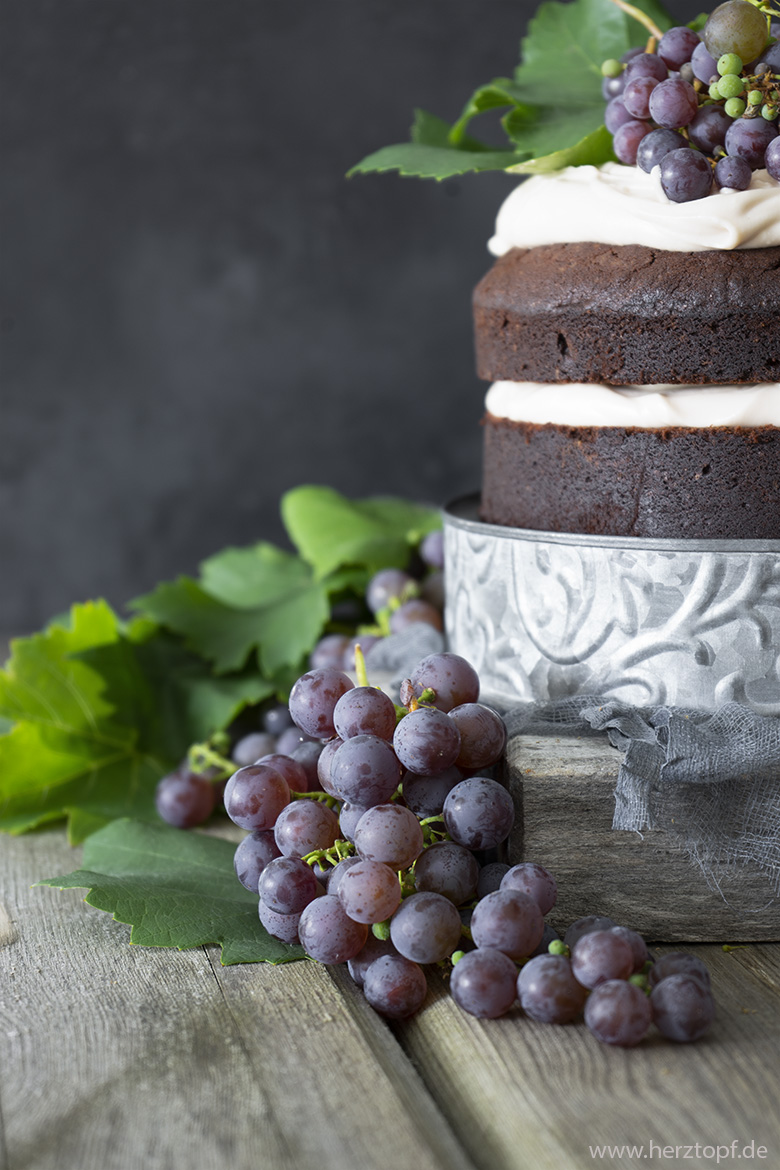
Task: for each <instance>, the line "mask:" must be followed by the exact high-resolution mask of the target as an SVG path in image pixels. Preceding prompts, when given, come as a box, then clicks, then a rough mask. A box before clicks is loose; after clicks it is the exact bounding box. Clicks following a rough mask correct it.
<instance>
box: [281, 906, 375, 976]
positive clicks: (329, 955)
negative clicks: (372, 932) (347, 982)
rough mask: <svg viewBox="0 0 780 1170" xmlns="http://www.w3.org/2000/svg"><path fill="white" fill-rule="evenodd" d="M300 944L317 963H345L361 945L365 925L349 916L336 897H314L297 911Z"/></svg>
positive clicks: (366, 935)
mask: <svg viewBox="0 0 780 1170" xmlns="http://www.w3.org/2000/svg"><path fill="white" fill-rule="evenodd" d="M298 938H299V940H300V943H301V946H302V947H303V949H304V950H305V951H306V954H307V955H309V956H310V957H311V958H312V959H316V960H317V961H318V962H320V963H346V962H347V960H348V959H354V957H355V955H357V954H359V953H360V951H361V950H362V948H363V947H364V946H365V942H366V939H367V938H368V927H367V926H366V925H365V923H363V922H355V921H354V920H353V919H352V918H350V917H349V916H348V915H347V914H346V912H345V910H344V907H343V906H342V905H341V902H340V901H339V900H338V898H334V897H333V895H332V894H325V896H324V897H322V898H315V900H314V901H313V902H309V905H308V906H307V907H306V909H305V910H303V911H302V913H301V919H300V923H299V925H298Z"/></svg>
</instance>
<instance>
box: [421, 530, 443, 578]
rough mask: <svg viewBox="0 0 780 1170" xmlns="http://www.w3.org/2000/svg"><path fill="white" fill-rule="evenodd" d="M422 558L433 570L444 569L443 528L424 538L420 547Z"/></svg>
mask: <svg viewBox="0 0 780 1170" xmlns="http://www.w3.org/2000/svg"><path fill="white" fill-rule="evenodd" d="M420 556H421V557H422V559H423V560H424V561H425V564H426V565H430V567H431V568H432V569H443V568H444V532H443V531H442V529H441V528H437V529H436V530H435V532H429V533H428V535H427V536H425V537H423V540H422V543H421V545H420Z"/></svg>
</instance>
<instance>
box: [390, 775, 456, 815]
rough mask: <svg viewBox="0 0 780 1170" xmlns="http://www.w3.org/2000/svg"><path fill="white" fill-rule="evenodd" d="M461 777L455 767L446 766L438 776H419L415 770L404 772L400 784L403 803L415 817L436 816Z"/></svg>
mask: <svg viewBox="0 0 780 1170" xmlns="http://www.w3.org/2000/svg"><path fill="white" fill-rule="evenodd" d="M462 779H463V776H462V774H461V773H460V772H459V771H458V769H457V768H455V767H452V768H447V770H446V771H445V772H440V773H439V774H438V776H420V775H418V774H417V773H416V772H404V774H403V776H402V777H401V784H402V787H403V793H404V803H405V804H406V806H407V808H410V809H411V810H412V812H413V813H414V815H415V816H416V817H419V818H420V820H424V819H425V818H426V817H435V816H438V815H439V813H440V812H441V810H442V809H443V808H444V801H445V800H446V799H447V795H448V794H449V793H450V792H451V791H452V789H453V788H454V787H455V785H456V784H459V783H460V781H461V780H462Z"/></svg>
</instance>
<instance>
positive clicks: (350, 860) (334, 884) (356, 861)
mask: <svg viewBox="0 0 780 1170" xmlns="http://www.w3.org/2000/svg"><path fill="white" fill-rule="evenodd" d="M353 865H360V858H359V857H344V858H342V860H341V861H339V862H338V864H337V865H334V866H333V869H332V870H331V871H330V876H329V877H328V893H329V894H332V895H333V897H334V898H337V897H338V896H339V886H340V885H341V882H342V880H343V878H344V875H345V874H346V872H347V870H349V869H352V866H353Z"/></svg>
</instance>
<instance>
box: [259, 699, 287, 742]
mask: <svg viewBox="0 0 780 1170" xmlns="http://www.w3.org/2000/svg"><path fill="white" fill-rule="evenodd" d="M292 725H293V721H292V718H291V717H290V708H289V707H288V706H287V704H286V703H280V704H279V705H278V706H276V707H269V709H268V710H267V711H266V713H265V714H264V715H263V729H264V730H265V731H267V732H268V734H269V735H273V736H275V737H277V738H278V736H280V735H281V734H282V732H283V731H286V730H287V728H288V727H292Z"/></svg>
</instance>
